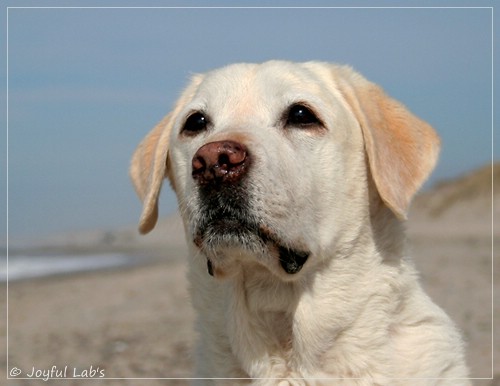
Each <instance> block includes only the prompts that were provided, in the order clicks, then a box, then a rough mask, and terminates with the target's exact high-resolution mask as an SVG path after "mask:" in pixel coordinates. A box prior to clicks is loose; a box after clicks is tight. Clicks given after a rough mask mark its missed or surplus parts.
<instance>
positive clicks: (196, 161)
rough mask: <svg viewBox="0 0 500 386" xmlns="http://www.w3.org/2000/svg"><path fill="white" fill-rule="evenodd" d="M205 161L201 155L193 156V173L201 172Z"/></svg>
mask: <svg viewBox="0 0 500 386" xmlns="http://www.w3.org/2000/svg"><path fill="white" fill-rule="evenodd" d="M205 167H206V162H205V160H204V159H203V157H194V158H193V173H198V172H202V171H203V170H205Z"/></svg>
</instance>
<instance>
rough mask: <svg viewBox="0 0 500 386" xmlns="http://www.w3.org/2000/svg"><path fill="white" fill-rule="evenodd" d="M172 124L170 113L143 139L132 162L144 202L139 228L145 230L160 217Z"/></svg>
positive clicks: (153, 224) (139, 191) (140, 195)
mask: <svg viewBox="0 0 500 386" xmlns="http://www.w3.org/2000/svg"><path fill="white" fill-rule="evenodd" d="M171 126H172V123H171V117H170V114H169V115H167V116H166V117H165V118H163V119H162V120H161V122H160V123H158V124H157V125H156V126H155V127H154V129H153V130H151V132H150V133H149V134H148V135H147V136H146V137H145V138H144V139H143V140H142V142H141V143H140V144H139V146H138V147H137V149H136V150H135V152H134V155H133V156H132V161H131V163H130V177H131V179H132V182H133V184H134V187H135V190H136V192H137V194H138V196H139V198H140V199H141V200H142V202H143V209H142V215H141V219H140V221H139V232H141V233H142V234H146V233H148V232H150V231H151V230H152V229H153V228H154V227H155V225H156V221H157V220H158V197H159V195H160V190H161V186H162V184H163V180H164V179H165V177H166V173H167V156H168V140H169V136H170V131H171Z"/></svg>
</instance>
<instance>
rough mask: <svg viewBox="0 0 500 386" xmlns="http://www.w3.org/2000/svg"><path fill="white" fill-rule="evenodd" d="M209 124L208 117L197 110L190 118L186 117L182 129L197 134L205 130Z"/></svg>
mask: <svg viewBox="0 0 500 386" xmlns="http://www.w3.org/2000/svg"><path fill="white" fill-rule="evenodd" d="M207 125H208V119H207V118H206V117H205V116H204V115H203V114H202V113H200V112H196V113H193V114H191V115H190V116H189V117H188V119H186V123H184V127H183V128H182V131H183V132H186V133H187V134H196V133H199V132H200V131H203V130H205V129H206V128H207Z"/></svg>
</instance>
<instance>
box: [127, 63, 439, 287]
mask: <svg viewBox="0 0 500 386" xmlns="http://www.w3.org/2000/svg"><path fill="white" fill-rule="evenodd" d="M438 150H439V139H438V137H437V135H436V134H435V132H434V130H433V129H432V128H431V127H430V126H429V125H427V124H426V123H425V122H423V121H421V120H419V119H418V118H416V117H415V116H413V115H412V114H411V113H410V112H409V111H408V110H407V109H406V108H405V107H404V106H402V105H401V104H400V103H398V102H396V101H395V100H393V99H391V98H389V97H388V96H386V95H385V94H384V92H383V91H382V90H381V89H380V88H379V87H377V86H376V85H374V84H373V83H370V82H369V81H367V80H366V79H364V78H363V77H362V76H361V75H359V74H358V73H356V72H354V71H353V70H352V69H350V68H349V67H345V66H334V65H329V64H325V63H313V62H310V63H302V64H295V63H289V62H279V61H272V62H267V63H263V64H236V65H231V66H228V67H225V68H222V69H219V70H215V71H213V72H210V73H207V74H205V75H198V76H195V77H194V78H193V80H192V82H191V84H190V85H189V86H188V88H187V89H186V90H185V92H184V93H183V95H182V96H181V97H180V99H179V101H178V102H177V104H176V106H175V108H174V110H173V111H172V112H171V113H170V114H169V115H167V116H166V117H165V118H164V119H163V120H162V121H161V122H160V123H159V124H158V125H157V126H156V127H155V128H154V129H153V130H152V131H151V133H150V134H149V135H148V136H147V137H146V138H145V139H144V140H143V142H142V143H141V144H140V145H139V147H138V149H137V150H136V152H135V154H134V156H133V159H132V165H131V176H132V180H133V182H134V185H135V188H136V190H137V192H138V194H139V196H140V198H141V199H142V200H143V202H144V209H143V213H142V217H141V220H140V225H139V229H140V231H141V232H142V233H147V232H149V231H150V230H151V229H153V227H154V226H155V223H156V220H157V216H158V196H159V192H160V189H161V186H162V183H163V180H164V178H165V177H168V179H169V180H170V182H171V185H172V187H173V189H174V190H175V192H176V194H177V197H178V201H179V209H180V212H181V215H182V217H183V220H184V223H185V226H186V231H187V234H188V237H189V239H190V240H189V242H191V243H193V246H194V247H195V248H197V249H198V250H199V251H201V252H202V255H204V256H205V258H206V259H207V264H208V271H209V273H210V274H212V275H215V276H219V277H222V276H224V275H227V274H228V273H230V272H234V271H235V270H237V267H238V266H240V265H242V264H258V265H261V266H264V267H266V268H267V269H268V270H270V271H271V272H273V273H274V274H276V275H277V276H279V277H281V278H282V279H284V280H291V279H293V278H295V277H298V276H300V275H298V274H297V273H298V272H299V271H300V270H301V268H302V267H303V266H304V265H305V264H306V265H307V264H314V263H309V261H311V260H316V263H318V262H319V261H320V260H322V258H323V257H324V256H325V254H326V251H334V250H338V249H339V248H340V244H341V242H342V243H344V244H345V243H346V242H348V241H349V240H350V241H351V242H354V241H353V240H355V239H356V237H358V235H359V233H360V232H364V231H366V229H364V226H365V225H366V224H370V216H373V210H372V209H370V206H373V195H374V194H375V196H376V198H377V199H378V202H379V204H380V206H382V207H384V208H388V210H387V211H389V210H390V212H391V213H392V214H393V215H394V218H398V219H400V220H401V219H404V218H405V217H406V213H407V210H408V206H409V203H410V200H411V198H412V197H413V195H414V194H415V192H416V191H417V190H418V188H419V187H420V186H421V184H422V183H423V182H424V180H425V179H426V178H427V176H428V174H429V173H430V171H431V170H432V168H433V167H434V164H435V162H436V159H437V155H438ZM371 186H373V189H371V188H370V187H371ZM372 191H373V192H375V193H373V192H372ZM344 247H345V245H344ZM330 254H331V252H330Z"/></svg>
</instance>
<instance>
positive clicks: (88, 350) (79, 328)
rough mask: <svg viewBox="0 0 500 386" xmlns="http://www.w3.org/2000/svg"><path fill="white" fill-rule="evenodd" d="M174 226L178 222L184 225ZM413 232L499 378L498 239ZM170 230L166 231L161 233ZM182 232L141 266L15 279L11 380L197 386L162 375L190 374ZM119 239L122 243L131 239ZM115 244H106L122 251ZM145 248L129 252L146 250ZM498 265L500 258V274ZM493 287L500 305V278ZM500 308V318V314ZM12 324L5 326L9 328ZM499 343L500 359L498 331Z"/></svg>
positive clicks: (437, 293) (414, 227)
mask: <svg viewBox="0 0 500 386" xmlns="http://www.w3.org/2000/svg"><path fill="white" fill-rule="evenodd" d="M443 221H444V220H443ZM447 221H448V220H447ZM167 223H168V224H172V221H170V222H167ZM174 224H177V225H178V224H179V223H178V219H176V220H175V221H174ZM471 224H472V223H471ZM169 226H172V225H169ZM450 226H451V225H450ZM408 227H409V238H410V246H411V248H410V249H411V251H412V252H411V254H412V256H413V258H414V260H415V262H416V265H417V267H418V268H419V270H420V272H421V274H422V283H423V285H424V287H425V288H426V290H427V291H428V293H429V294H430V295H431V297H432V298H433V299H434V300H435V301H436V302H437V303H438V304H439V305H441V306H442V307H443V308H444V309H445V310H446V311H447V312H448V314H449V315H450V316H451V317H452V318H453V319H454V320H455V321H456V323H457V324H458V326H459V327H460V328H461V329H462V331H463V333H464V336H465V339H466V341H467V344H468V349H467V357H468V362H469V365H470V368H471V377H473V378H491V376H492V356H491V353H492V285H491V284H492V273H491V272H492V238H491V236H490V234H488V231H487V229H488V227H487V226H486V227H485V229H486V230H481V231H478V230H477V229H478V228H477V226H473V227H470V228H469V230H467V227H463V226H462V227H461V228H460V229H461V230H462V231H461V232H455V233H454V232H448V231H446V229H448V228H446V226H445V225H444V224H439V223H437V224H430V223H429V219H428V218H413V219H412V220H410V223H409V225H408ZM163 228H165V227H163ZM176 229H177V228H176ZM496 229H498V227H497V228H496ZM161 232H162V228H161V227H160V230H159V231H158V235H159V234H161ZM177 233H178V235H177V236H173V235H172V232H170V236H171V237H170V238H169V239H167V240H166V241H164V242H161V241H158V242H157V243H154V242H151V244H152V245H153V244H154V248H153V247H151V246H150V249H149V250H148V253H149V254H157V255H158V257H159V259H158V260H148V263H147V264H145V265H142V266H136V267H129V268H123V269H118V270H116V269H115V270H109V271H101V272H91V273H80V274H73V275H66V276H56V277H48V278H42V279H31V280H27V281H21V282H13V283H10V284H9V286H8V356H9V359H8V366H9V371H13V369H14V368H17V369H20V371H21V373H20V375H18V376H17V377H16V378H14V379H11V380H9V382H8V384H9V385H32V384H34V383H36V384H38V383H39V384H56V383H57V385H60V384H61V385H62V384H64V385H66V384H69V385H73V384H74V385H86V384H99V385H101V384H104V385H143V384H144V385H187V384H189V381H187V380H179V379H177V380H171V379H168V380H167V379H161V380H160V379H156V378H189V377H190V374H191V367H192V360H191V348H192V346H193V341H194V338H195V335H194V332H193V320H194V314H193V311H192V309H191V306H190V302H189V297H188V290H187V282H186V279H185V270H186V264H185V261H184V260H185V254H186V250H185V247H183V243H182V241H181V242H179V238H180V240H182V236H179V234H181V233H180V231H178V232H177ZM118 236H119V235H118ZM156 237H158V240H162V238H161V237H159V236H156ZM153 239H154V237H153ZM114 240H118V244H120V240H122V239H120V237H115V238H114ZM169 240H170V244H168V243H169ZM129 242H130V239H129ZM494 244H495V247H496V250H497V251H498V249H499V247H500V237H498V236H495V238H494ZM113 245H116V244H113V243H111V245H108V247H107V248H108V249H113ZM123 245H124V243H122V246H123ZM141 245H142V246H143V245H144V244H141ZM141 245H139V246H137V245H136V246H135V249H133V248H132V249H130V250H131V251H132V252H133V253H137V251H138V250H139V251H140V250H141V248H142V247H141ZM129 247H130V246H129ZM66 249H68V250H70V249H71V248H70V245H67V246H66ZM80 249H81V248H80ZM101 249H102V248H101ZM499 264H500V263H499V259H496V262H495V267H494V268H495V272H496V274H497V276H498V272H500V267H499ZM6 291H7V289H6V288H5V287H4V288H2V289H1V290H0V292H1V294H0V303H1V307H2V309H6V304H5V303H6V301H7V293H6ZM494 291H495V294H496V298H497V299H498V298H499V295H500V285H499V280H496V283H495V286H494ZM497 306H498V304H496V307H495V308H496V309H495V317H496V320H498V319H499V316H500V315H499V309H498V307H497ZM6 321H7V318H2V320H1V321H0V324H1V326H0V328H1V329H2V331H5V327H6V326H5V324H6ZM6 339H7V337H6V336H1V337H0V345H2V347H6V343H7V342H5V340H6ZM493 344H494V351H495V356H496V358H499V357H500V349H499V348H500V341H499V338H498V335H497V336H496V337H495V340H494V342H493ZM0 362H1V363H0V378H1V379H4V378H5V377H6V374H5V372H6V366H7V357H6V354H5V353H4V354H0ZM33 368H34V369H35V373H36V371H37V370H39V371H40V373H39V375H41V376H43V375H42V372H43V370H45V371H48V370H50V369H55V371H58V373H56V372H54V374H59V375H64V371H66V373H65V375H66V376H67V377H70V376H74V375H77V376H79V377H80V379H76V380H71V379H65V380H49V381H48V382H43V381H37V382H34V381H33V379H21V378H23V377H24V378H28V375H30V374H31V372H32V371H33ZM493 372H494V374H497V377H498V376H499V375H500V362H498V361H497V363H495V364H494V369H493ZM90 375H94V376H95V377H99V376H101V375H103V376H104V378H103V379H100V381H99V382H98V383H97V382H96V380H95V379H86V378H84V377H86V376H90ZM122 378H135V379H122ZM138 378H139V379H138ZM143 378H152V379H149V380H147V381H146V380H144V379H143ZM474 384H477V385H500V379H498V378H497V379H496V380H492V379H485V380H475V381H474Z"/></svg>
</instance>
